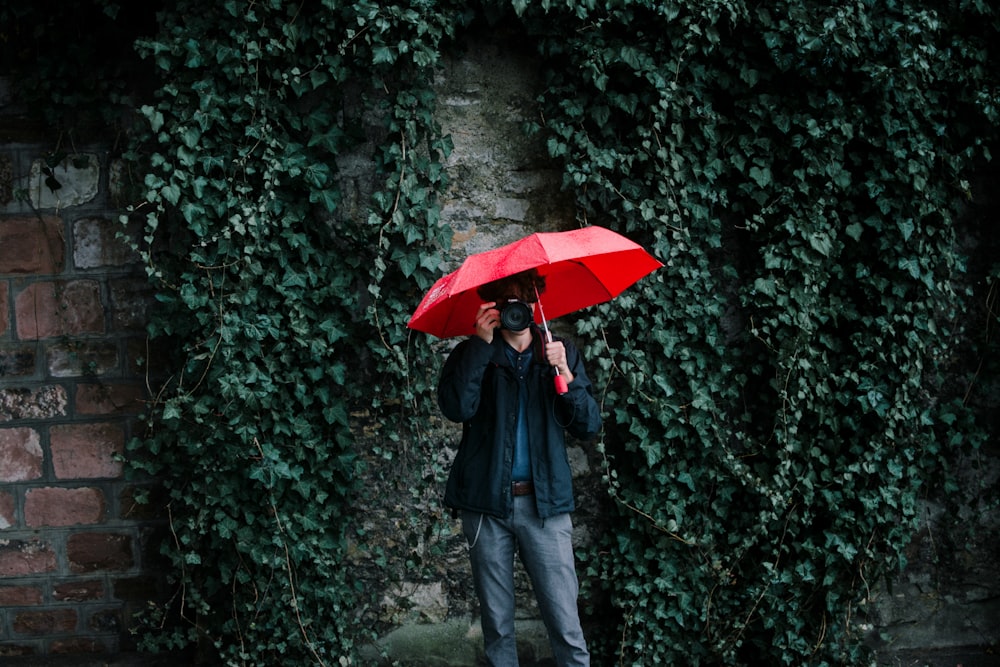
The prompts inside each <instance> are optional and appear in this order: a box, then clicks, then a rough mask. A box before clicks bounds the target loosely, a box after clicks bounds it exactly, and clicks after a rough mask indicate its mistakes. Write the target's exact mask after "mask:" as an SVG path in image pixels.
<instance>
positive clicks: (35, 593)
mask: <svg viewBox="0 0 1000 667" xmlns="http://www.w3.org/2000/svg"><path fill="white" fill-rule="evenodd" d="M41 603H42V591H41V589H40V588H38V587H37V586H0V607H31V606H34V605H39V604H41Z"/></svg>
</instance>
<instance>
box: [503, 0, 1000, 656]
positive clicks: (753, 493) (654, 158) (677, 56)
mask: <svg viewBox="0 0 1000 667" xmlns="http://www.w3.org/2000/svg"><path fill="white" fill-rule="evenodd" d="M584 6H585V5H584V4H583V3H579V4H577V3H572V6H569V7H566V8H565V9H562V8H553V9H552V10H550V11H549V12H545V11H532V8H529V7H527V6H524V7H521V8H520V10H521V11H522V13H523V14H524V16H525V17H526V20H527V21H528V24H529V25H530V26H532V29H533V30H534V31H535V32H536V33H537V34H539V35H540V38H541V42H540V44H541V50H542V53H543V54H544V55H545V56H546V64H547V72H548V87H547V90H546V91H545V93H544V95H543V97H542V99H541V103H542V105H543V114H542V115H543V117H544V118H545V121H544V123H540V124H539V125H537V126H536V128H535V129H536V131H538V132H544V133H545V134H546V135H547V136H548V137H549V139H548V147H549V152H550V154H551V155H553V156H556V157H559V158H561V159H563V160H564V161H565V164H566V172H565V183H566V186H567V187H570V188H573V189H574V190H575V191H576V192H577V194H578V203H579V208H580V210H581V212H582V214H583V215H584V216H586V219H587V220H588V221H590V222H595V223H598V224H605V225H609V226H612V227H616V228H618V229H621V230H622V231H625V232H626V233H629V234H630V235H632V236H633V237H635V238H639V239H642V240H644V241H645V242H646V243H647V244H648V245H650V246H651V247H653V248H654V249H655V250H656V252H657V254H658V255H659V256H660V257H661V258H664V259H665V262H666V264H667V267H666V268H665V269H664V270H663V271H661V272H659V273H658V275H657V276H656V280H654V281H650V283H649V284H648V285H647V286H646V287H645V289H644V293H642V294H641V296H637V298H635V299H629V300H627V301H621V300H620V302H619V304H617V307H615V308H614V309H613V310H611V317H612V318H613V319H612V322H613V324H612V323H611V322H608V323H607V324H605V323H604V322H603V319H602V318H600V317H596V316H592V317H587V318H582V319H581V320H580V321H579V322H578V329H579V331H580V333H581V334H583V335H586V336H589V337H596V339H597V342H596V343H595V344H594V345H592V346H591V348H590V350H589V353H590V356H591V357H593V358H597V359H599V360H601V362H600V363H601V366H602V370H603V371H604V372H605V374H606V375H605V378H606V382H607V389H606V393H605V405H606V406H607V405H610V406H612V409H611V410H610V411H609V412H610V414H611V415H612V417H613V419H614V425H613V426H611V427H609V428H608V429H606V433H605V437H604V442H603V443H602V449H603V451H604V452H605V454H606V456H607V460H608V467H607V471H606V474H607V478H608V481H609V484H610V488H611V491H612V494H613V495H614V497H615V498H616V499H617V501H618V508H619V511H620V512H621V519H622V521H621V523H618V524H617V525H620V526H623V528H621V529H619V530H616V531H615V533H614V534H613V535H609V536H608V539H607V540H606V542H605V543H603V544H601V545H600V546H599V547H598V548H596V549H595V550H594V551H593V552H592V553H591V554H590V555H589V557H588V575H589V576H588V581H590V582H591V584H592V586H594V587H602V588H604V589H606V594H607V595H609V596H610V599H611V600H612V604H613V606H614V607H615V608H617V609H618V610H619V616H618V618H619V621H618V623H617V627H615V628H614V629H613V630H611V631H610V632H608V633H607V635H606V638H605V641H606V642H607V646H606V649H605V650H606V651H607V652H608V654H609V655H616V656H617V660H618V661H619V663H620V664H654V663H663V664H674V663H680V662H683V663H685V664H699V663H706V664H759V663H761V662H766V663H768V664H833V663H838V664H840V663H843V664H856V663H857V661H858V660H859V659H860V653H861V652H862V650H863V649H862V640H863V637H862V636H861V634H860V632H859V630H858V627H859V620H858V619H859V616H860V615H862V614H863V613H864V612H865V610H866V608H867V605H868V604H869V602H870V601H871V599H872V596H873V589H874V587H876V585H877V582H878V580H879V578H880V577H881V576H889V577H891V576H892V574H893V573H894V572H896V571H897V570H898V568H899V567H900V566H901V565H902V564H903V563H904V555H903V549H904V547H905V545H906V544H907V542H908V539H909V536H910V535H911V534H912V530H913V529H914V526H915V521H916V518H917V503H918V500H919V499H920V498H921V497H922V496H923V494H924V493H925V488H926V487H927V486H928V485H931V484H937V483H944V482H943V478H942V477H941V475H940V471H941V470H943V469H946V467H947V465H948V462H949V461H950V460H953V458H954V457H956V456H960V454H959V453H958V452H956V451H955V449H954V448H955V447H956V446H965V447H976V446H977V445H978V444H979V443H981V442H982V441H983V439H984V438H985V437H986V432H984V431H983V430H981V429H977V428H975V427H973V426H972V425H971V422H972V420H974V416H973V414H972V413H971V412H969V411H968V410H964V409H963V406H962V405H961V401H960V399H959V397H958V396H955V395H954V394H951V395H949V389H948V386H949V384H950V380H949V379H948V378H949V377H954V376H960V375H961V374H962V373H963V372H964V371H965V369H964V368H961V367H959V366H957V365H955V363H954V360H955V356H956V354H958V347H957V345H958V341H960V340H961V338H962V336H963V328H962V327H963V323H962V318H961V313H962V312H963V311H964V310H965V309H966V308H968V306H969V303H970V302H969V300H968V299H969V297H970V296H971V295H972V291H971V289H970V282H969V280H968V279H967V278H966V277H965V276H964V275H963V270H964V258H963V255H962V252H961V251H960V246H961V244H962V239H961V238H960V237H959V235H958V234H959V233H958V227H959V226H958V224H957V220H958V218H959V216H960V215H961V214H962V212H963V211H962V208H961V200H962V197H963V195H965V194H967V190H966V191H965V192H963V191H962V190H960V189H958V188H956V184H959V183H967V182H968V179H969V178H970V176H971V174H972V173H973V172H974V171H975V169H977V168H978V167H979V166H980V165H982V164H983V162H982V161H983V160H986V159H989V157H990V153H989V148H988V146H989V145H991V144H994V143H995V140H996V135H995V131H994V130H993V129H990V127H989V126H990V123H991V122H992V119H993V118H995V110H993V109H992V108H991V107H990V105H988V104H987V105H984V104H982V101H983V100H986V99H990V98H991V97H994V98H995V91H996V82H995V80H991V79H990V77H989V76H986V75H985V72H986V71H987V69H988V67H987V65H986V62H987V59H988V57H989V56H988V53H987V52H986V51H984V50H983V49H982V48H978V46H981V45H982V44H983V42H982V38H983V36H982V34H981V33H980V34H977V33H978V31H979V30H986V31H987V32H990V31H995V30H996V28H997V25H998V24H997V16H996V15H995V14H994V13H993V12H992V11H991V10H987V9H986V8H985V7H984V6H982V5H975V6H963V7H962V8H955V7H950V8H947V9H946V8H944V7H942V8H940V9H938V10H932V9H926V8H923V7H916V6H911V5H909V4H906V3H892V4H890V5H887V6H883V5H876V4H875V3H854V4H853V5H849V6H844V7H814V6H809V7H806V6H804V5H801V4H799V3H795V2H789V3H784V4H779V5H774V6H769V7H768V8H751V7H748V6H746V5H744V4H743V3H738V2H720V3H683V2H681V3H668V4H667V5H666V6H655V7H654V6H653V5H651V4H650V5H646V4H643V3H633V4H629V5H626V6H622V7H616V8H607V9H606V10H598V9H596V8H593V7H589V6H587V7H586V9H584ZM560 11H561V13H559V12H560ZM973 23H976V24H977V25H978V26H979V28H977V29H976V30H974V31H972V32H970V33H964V32H962V31H956V30H955V29H953V28H954V27H955V26H959V25H962V26H968V25H971V24H973ZM566 25H573V26H575V28H574V29H573V30H566V29H565V26H566ZM554 26H558V28H555V27H554ZM984 26H988V27H985V28H984ZM568 35H572V37H568ZM963 40H968V41H963ZM973 44H976V45H977V46H973ZM956 53H960V54H962V55H961V58H960V59H959V60H958V61H957V62H956V61H955V60H952V58H954V57H955V55H956ZM966 59H968V60H966ZM969 61H971V62H969ZM956 77H957V79H958V80H961V82H962V83H961V84H960V85H958V86H956V85H954V83H953V82H954V81H955V80H956ZM946 99H947V100H950V104H945V103H944V100H946ZM973 128H974V129H973ZM609 310H610V309H609ZM959 422H961V423H962V424H963V427H962V430H963V433H965V437H966V439H965V440H964V441H963V442H959V440H961V439H956V438H954V437H949V436H947V435H946V434H947V433H948V432H949V431H951V430H952V429H954V428H955V425H956V424H957V423H959ZM966 429H967V430H966ZM595 613H596V612H595Z"/></svg>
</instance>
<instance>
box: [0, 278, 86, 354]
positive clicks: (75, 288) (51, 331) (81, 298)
mask: <svg viewBox="0 0 1000 667" xmlns="http://www.w3.org/2000/svg"><path fill="white" fill-rule="evenodd" d="M14 321H15V323H16V327H17V336H18V338H20V339H21V340H39V339H43V338H54V337H57V336H71V335H75V334H100V333H104V306H103V305H101V292H100V286H99V285H98V283H97V281H96V280H68V281H63V280H59V281H48V282H38V283H32V284H30V285H28V286H27V287H25V288H24V289H23V290H21V292H20V293H18V294H17V295H16V296H15V298H14Z"/></svg>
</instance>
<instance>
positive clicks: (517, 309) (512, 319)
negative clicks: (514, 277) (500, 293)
mask: <svg viewBox="0 0 1000 667" xmlns="http://www.w3.org/2000/svg"><path fill="white" fill-rule="evenodd" d="M532 315H533V313H532V311H531V306H529V305H528V304H526V303H524V302H523V301H508V302H507V303H505V304H503V307H502V308H500V326H501V327H503V328H504V329H507V330H508V331H524V330H525V329H527V328H528V325H529V324H531V319H532Z"/></svg>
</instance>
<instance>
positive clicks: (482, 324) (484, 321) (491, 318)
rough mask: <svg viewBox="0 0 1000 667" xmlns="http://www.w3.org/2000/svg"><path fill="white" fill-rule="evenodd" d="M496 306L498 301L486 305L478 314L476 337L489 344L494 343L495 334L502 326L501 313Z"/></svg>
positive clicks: (480, 308)
mask: <svg viewBox="0 0 1000 667" xmlns="http://www.w3.org/2000/svg"><path fill="white" fill-rule="evenodd" d="M496 305H497V304H496V301H490V302H489V303H484V304H482V305H481V306H479V311H478V312H477V313H476V335H477V336H479V337H480V338H482V339H483V340H484V341H486V342H487V343H492V342H493V332H494V331H495V330H496V328H497V327H498V326H500V311H499V310H497V309H496Z"/></svg>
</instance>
